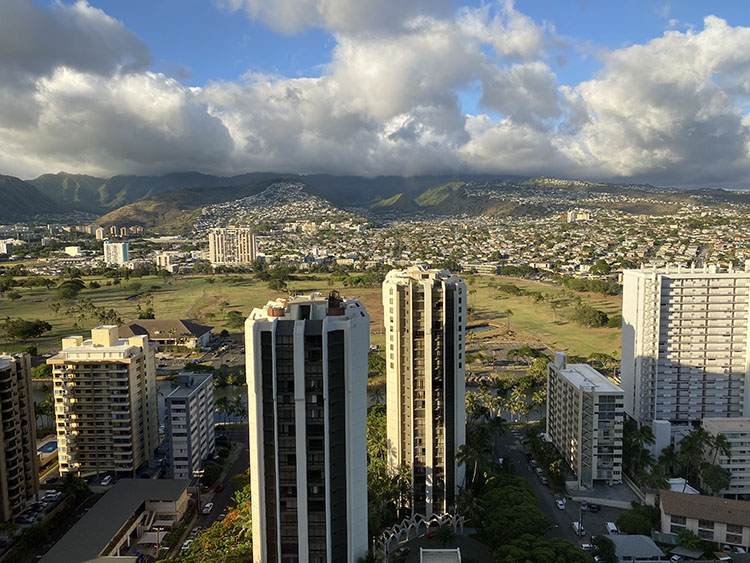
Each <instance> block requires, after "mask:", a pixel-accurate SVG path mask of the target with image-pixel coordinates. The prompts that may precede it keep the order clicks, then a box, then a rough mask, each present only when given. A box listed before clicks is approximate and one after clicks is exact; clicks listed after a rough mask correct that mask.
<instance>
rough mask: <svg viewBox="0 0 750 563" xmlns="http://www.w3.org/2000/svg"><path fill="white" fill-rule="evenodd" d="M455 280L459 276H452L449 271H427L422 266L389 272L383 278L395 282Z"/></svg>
mask: <svg viewBox="0 0 750 563" xmlns="http://www.w3.org/2000/svg"><path fill="white" fill-rule="evenodd" d="M449 278H456V279H459V280H460V279H461V278H460V277H459V276H454V275H453V274H452V273H451V272H450V270H437V269H428V268H425V267H424V266H421V265H418V266H410V267H408V268H404V269H403V270H391V271H390V272H388V273H387V274H386V276H385V281H386V282H388V281H390V282H396V281H399V280H427V279H440V280H444V279H449Z"/></svg>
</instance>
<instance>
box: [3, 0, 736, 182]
mask: <svg viewBox="0 0 750 563" xmlns="http://www.w3.org/2000/svg"><path fill="white" fill-rule="evenodd" d="M227 1H229V0H227ZM345 4H346V5H347V6H348V8H346V9H345V8H342V9H341V10H336V9H334V8H336V6H337V5H338V0H318V1H316V2H312V1H307V0H298V1H297V2H291V0H285V1H282V2H280V3H275V4H273V5H272V4H271V3H268V4H266V3H263V2H261V1H260V0H245V1H243V2H240V0H236V1H235V2H234V3H233V4H232V5H231V6H230V7H232V6H233V7H234V8H236V9H239V8H242V9H247V10H249V11H250V12H251V15H253V14H255V15H254V17H257V18H259V19H263V18H275V17H277V16H276V15H273V14H271V12H269V11H268V10H276V9H278V10H282V9H291V8H292V7H294V6H297V7H298V8H299V13H297V12H295V14H296V17H298V19H297V20H296V23H294V25H293V26H292V27H290V28H288V29H289V30H291V29H298V28H300V27H304V26H310V25H319V26H322V27H325V28H326V29H331V30H335V31H336V34H335V41H336V44H335V47H334V48H333V50H332V53H331V59H330V61H329V62H328V63H327V64H326V65H325V66H324V67H323V71H322V73H321V76H319V77H315V78H290V77H285V76H277V75H267V74H260V73H251V74H246V75H244V76H242V77H240V78H238V79H237V80H234V81H219V82H214V83H209V84H206V85H205V86H203V87H201V88H187V87H185V86H184V85H182V84H181V83H180V82H179V80H176V79H174V78H170V77H168V76H166V75H164V74H162V73H158V72H154V71H153V70H149V68H150V66H149V59H150V57H149V53H148V49H147V48H146V47H145V46H144V45H143V44H142V43H141V42H140V41H139V40H138V38H137V37H135V36H134V35H133V34H132V33H131V32H130V31H128V30H127V29H126V28H125V27H124V26H123V25H122V24H121V23H120V22H118V21H116V20H114V19H112V18H110V17H109V16H107V15H106V14H105V13H103V12H101V11H100V10H97V9H95V8H92V7H91V6H89V5H88V4H87V3H86V2H83V1H81V2H78V3H76V4H73V5H63V4H54V5H53V6H52V8H50V9H43V8H40V7H38V6H37V5H36V4H33V3H32V2H31V1H30V0H27V1H21V0H7V1H6V2H3V3H0V168H1V169H2V171H3V172H5V173H12V174H17V175H22V176H25V177H28V176H33V175H35V174H38V173H42V172H49V171H55V170H59V169H67V170H71V171H77V172H88V173H96V174H102V175H106V174H115V173H161V172H168V171H175V170H184V169H190V170H196V169H197V170H202V171H207V172H214V173H240V172H246V171H252V170H274V171H279V172H301V173H311V172H330V173H346V174H364V175H378V174H420V173H443V172H449V171H459V170H460V171H477V172H491V173H493V172H494V173H516V174H540V173H543V174H550V175H562V176H572V177H581V178H592V179H607V178H609V179H628V180H643V181H651V182H656V183H673V184H678V183H681V184H686V185H707V184H721V183H725V184H735V183H740V182H744V183H746V182H747V178H748V177H750V173H749V172H750V140H749V139H750V137H749V136H750V117H748V111H747V106H746V104H747V99H748V96H749V95H750V48H748V47H750V29H748V28H741V27H731V26H729V25H728V24H727V23H726V22H725V21H723V20H721V19H718V18H714V17H709V18H706V20H705V22H704V28H703V30H702V31H699V32H696V31H693V30H688V31H685V32H678V31H668V32H667V33H665V34H664V36H662V37H659V38H656V39H653V40H652V41H650V42H648V43H646V44H642V45H633V46H631V47H627V48H623V49H618V50H614V51H611V52H606V53H604V54H603V55H602V56H603V60H602V65H603V66H602V69H601V70H600V71H599V72H598V73H597V74H596V75H595V76H593V77H592V78H591V79H589V80H587V81H584V82H582V83H580V84H578V85H574V86H560V85H559V84H558V82H557V77H556V76H555V72H554V69H553V63H552V62H551V60H554V59H555V58H557V57H558V56H559V52H557V51H556V49H557V48H559V45H560V40H559V38H558V37H557V36H556V32H555V30H554V28H552V27H551V26H549V25H547V24H545V23H540V24H538V23H536V22H534V21H533V20H531V19H530V18H528V17H527V16H525V15H523V14H521V13H520V12H519V11H518V10H517V9H516V8H515V6H514V4H513V3H512V2H502V3H499V4H496V5H493V6H490V7H488V6H487V5H485V6H483V7H480V8H476V9H468V8H464V9H461V10H459V11H458V12H457V13H456V14H454V15H453V16H446V15H444V14H443V15H441V13H440V10H441V9H442V7H441V6H442V4H441V3H440V2H426V1H425V2H420V1H418V0H414V1H413V2H405V3H399V6H401V8H399V10H396V11H394V12H393V13H391V14H390V15H389V16H388V17H389V18H391V17H393V18H395V19H393V20H388V21H386V20H377V18H376V16H373V17H374V18H376V19H375V20H373V22H370V23H368V22H367V21H366V19H367V18H364V19H361V18H363V17H364V16H362V14H367V13H368V12H367V10H369V9H371V8H372V6H375V5H376V4H375V3H374V2H369V0H368V1H367V2H361V3H359V2H357V3H353V2H346V3H345ZM370 4H372V6H370ZM354 5H356V7H355V6H354ZM377 5H378V6H381V5H382V3H377ZM272 6H276V8H273V7H272ZM285 7H286V8H285ZM355 8H356V9H355ZM372 9H374V8H372ZM252 10H256V12H252ZM263 10H266V12H267V13H266V12H263ZM347 10H349V11H347ZM357 10H361V11H357ZM382 11H384V12H388V11H389V10H385V9H384V10H382ZM279 13H281V12H279ZM263 14H266V15H263ZM269 14H271V15H269ZM274 14H275V12H274ZM394 14H395V15H394ZM377 17H380V16H377ZM336 18H339V19H336ZM358 18H359V19H358ZM8 21H11V22H12V25H10V27H8V25H9V24H8V23H7V22H8ZM264 21H266V20H265V19H264ZM268 23H269V24H271V23H272V22H271V20H270V19H269V20H268ZM371 24H372V25H371ZM4 26H5V27H4ZM11 28H15V29H25V30H27V33H26V34H23V36H22V34H19V33H18V32H14V33H15V35H13V33H3V31H5V32H8V31H9V30H10V29H11ZM366 30H370V32H367V33H365V31H366ZM72 36H75V37H76V38H77V39H76V40H77V42H78V43H77V45H75V46H74V47H71V46H69V45H68V43H70V42H72V41H71V37H72ZM34 38H36V39H39V42H37V43H35V41H34V40H33V39H34ZM13 49H15V52H17V53H18V56H12V55H8V53H9V52H12V51H13ZM4 77H13V79H12V80H7V79H2V78H4ZM476 85H478V87H479V88H481V97H480V100H479V108H480V110H479V111H480V112H486V113H479V114H473V113H472V114H467V113H466V111H465V110H464V109H463V108H462V105H461V98H460V92H462V91H464V90H465V89H467V88H470V87H476Z"/></svg>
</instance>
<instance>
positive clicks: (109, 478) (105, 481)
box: [100, 475, 112, 487]
mask: <svg viewBox="0 0 750 563" xmlns="http://www.w3.org/2000/svg"><path fill="white" fill-rule="evenodd" d="M111 482H112V475H105V476H104V479H102V482H101V483H100V485H101V486H102V487H106V486H107V485H109V484H110V483H111Z"/></svg>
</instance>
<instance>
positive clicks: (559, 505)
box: [555, 499, 565, 510]
mask: <svg viewBox="0 0 750 563" xmlns="http://www.w3.org/2000/svg"><path fill="white" fill-rule="evenodd" d="M555 504H556V505H557V508H558V510H565V502H564V501H562V500H560V499H557V500H556V501H555Z"/></svg>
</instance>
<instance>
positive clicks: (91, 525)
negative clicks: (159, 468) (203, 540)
mask: <svg viewBox="0 0 750 563" xmlns="http://www.w3.org/2000/svg"><path fill="white" fill-rule="evenodd" d="M188 484H189V481H187V480H181V479H120V480H119V481H117V482H116V483H115V484H114V486H113V487H112V488H111V489H110V490H109V491H107V493H106V494H105V495H104V496H103V497H102V498H101V499H99V501H98V502H97V503H96V504H95V505H94V506H93V507H92V508H91V510H89V511H88V512H87V513H86V514H84V515H83V518H81V519H80V520H79V521H78V522H77V523H76V524H75V525H74V526H73V527H72V528H71V529H70V530H69V531H68V533H66V534H65V535H64V536H63V537H62V538H61V539H60V541H58V542H57V543H56V544H55V545H54V546H52V549H50V550H49V551H48V552H47V554H46V555H45V556H44V557H42V559H41V560H40V563H81V562H82V561H90V560H93V559H97V558H98V557H99V554H100V553H101V551H102V550H103V549H104V548H105V547H106V546H107V544H108V543H109V542H110V540H112V538H113V537H114V536H115V535H116V534H117V532H119V531H120V528H121V527H122V525H123V524H125V522H127V520H128V519H129V518H130V516H131V515H132V514H133V513H134V512H135V511H136V510H137V509H138V507H140V506H141V504H143V503H144V502H145V501H148V500H159V501H164V502H174V501H176V500H177V499H179V498H180V496H181V495H182V494H183V492H184V491H185V490H186V489H187V486H188Z"/></svg>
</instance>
